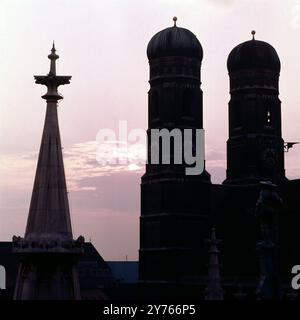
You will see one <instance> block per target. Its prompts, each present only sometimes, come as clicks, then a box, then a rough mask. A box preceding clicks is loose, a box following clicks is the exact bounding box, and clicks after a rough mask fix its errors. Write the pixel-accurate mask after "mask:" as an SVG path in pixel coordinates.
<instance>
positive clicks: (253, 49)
mask: <svg viewBox="0 0 300 320" xmlns="http://www.w3.org/2000/svg"><path fill="white" fill-rule="evenodd" d="M252 35H253V38H252V40H250V41H246V42H243V43H241V44H239V45H238V46H236V47H235V48H234V49H233V50H232V51H231V52H230V54H229V56H228V60H227V69H228V71H229V73H231V72H234V71H239V70H245V69H267V70H271V71H274V72H277V73H279V72H280V60H279V57H278V54H277V52H276V50H275V49H274V48H273V47H272V46H271V45H270V44H269V43H267V42H264V41H259V40H256V39H255V38H254V35H255V31H252Z"/></svg>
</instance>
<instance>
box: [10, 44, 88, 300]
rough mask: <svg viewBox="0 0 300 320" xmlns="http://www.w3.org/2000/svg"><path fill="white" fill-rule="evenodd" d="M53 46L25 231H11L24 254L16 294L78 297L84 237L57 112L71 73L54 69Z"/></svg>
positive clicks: (39, 78)
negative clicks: (75, 227)
mask: <svg viewBox="0 0 300 320" xmlns="http://www.w3.org/2000/svg"><path fill="white" fill-rule="evenodd" d="M55 52H56V50H55V47H54V43H53V47H52V50H51V54H50V55H49V56H48V58H49V59H50V61H51V62H50V72H49V73H48V74H47V75H46V76H35V81H36V83H38V84H42V85H45V86H46V87H47V89H48V91H47V93H46V94H45V95H43V96H42V98H43V99H45V100H46V101H47V110H46V118H45V124H44V131H43V136H42V141H41V146H40V152H39V158H38V164H37V169H36V175H35V181H34V186H33V192H32V197H31V203H30V208H29V215H28V221H27V227H26V232H25V237H24V238H21V237H16V236H14V237H13V248H14V252H16V253H17V254H19V255H20V256H21V263H20V267H19V273H18V278H17V283H16V288H15V295H14V299H16V300H72V299H80V288H79V282H78V275H77V269H76V263H77V259H78V257H79V255H80V254H82V253H83V243H84V239H83V237H81V236H80V237H79V238H78V239H77V240H73V235H72V227H71V220H70V212H69V203H68V194H67V187H66V179H65V172H64V164H63V157H62V147H61V141H60V134H59V126H58V117H57V102H58V100H60V99H62V98H63V97H62V96H61V95H60V94H59V93H58V91H57V88H58V87H59V86H60V85H64V84H69V83H70V79H71V76H57V75H56V59H58V58H59V56H58V55H57V54H56V53H55Z"/></svg>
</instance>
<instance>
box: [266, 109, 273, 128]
mask: <svg viewBox="0 0 300 320" xmlns="http://www.w3.org/2000/svg"><path fill="white" fill-rule="evenodd" d="M265 125H267V126H270V125H272V113H271V108H270V106H267V107H266V109H265Z"/></svg>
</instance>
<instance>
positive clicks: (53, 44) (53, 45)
mask: <svg viewBox="0 0 300 320" xmlns="http://www.w3.org/2000/svg"><path fill="white" fill-rule="evenodd" d="M55 51H56V49H55V43H54V40H53V42H52V49H51V52H55Z"/></svg>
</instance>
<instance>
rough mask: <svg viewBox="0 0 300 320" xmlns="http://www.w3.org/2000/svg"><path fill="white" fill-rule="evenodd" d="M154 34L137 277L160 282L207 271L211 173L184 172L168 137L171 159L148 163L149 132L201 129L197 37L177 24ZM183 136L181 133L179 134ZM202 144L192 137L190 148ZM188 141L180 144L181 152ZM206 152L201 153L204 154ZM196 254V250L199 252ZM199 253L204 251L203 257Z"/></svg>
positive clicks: (200, 52)
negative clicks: (206, 239)
mask: <svg viewBox="0 0 300 320" xmlns="http://www.w3.org/2000/svg"><path fill="white" fill-rule="evenodd" d="M173 20H174V26H172V27H169V28H166V29H164V30H162V31H160V32H158V33H157V34H155V35H154V36H153V37H152V39H151V40H150V42H149V44H148V48H147V56H148V59H149V65H150V81H149V83H150V90H149V92H148V131H147V134H148V164H147V165H146V173H145V174H144V176H143V177H142V184H141V217H140V251H139V267H140V280H141V282H143V281H147V283H151V282H153V283H154V282H157V281H160V282H161V281H164V283H169V282H174V281H177V282H178V281H179V282H180V281H181V280H183V279H187V278H189V279H191V278H192V277H193V276H197V275H199V273H200V272H202V273H204V272H205V271H206V248H205V245H203V243H204V239H205V238H206V237H207V235H208V230H206V227H207V223H206V221H207V219H208V212H209V201H210V200H209V199H210V196H209V195H210V186H211V182H210V175H209V174H208V172H207V171H206V170H205V166H204V170H203V171H202V172H201V173H199V174H196V175H187V174H186V168H187V167H188V164H187V163H186V162H185V161H184V159H183V162H182V163H181V164H179V163H176V162H175V160H174V159H175V151H174V150H175V149H174V148H172V147H174V145H175V139H176V138H175V137H174V140H172V139H171V148H170V151H171V152H170V158H171V161H170V163H169V164H165V163H163V161H162V159H163V158H164V156H165V154H164V152H165V150H164V148H163V146H162V141H161V140H160V141H159V150H160V151H161V154H162V157H161V158H160V161H159V163H158V164H155V163H152V162H151V151H153V149H152V148H151V146H153V143H154V142H153V141H152V136H151V132H153V130H155V129H158V130H162V129H167V130H169V131H171V130H173V129H176V130H178V131H179V132H181V133H182V134H183V133H184V130H185V129H191V130H192V132H193V137H195V135H194V134H195V132H196V130H197V129H198V130H201V129H203V103H202V90H201V87H200V86H201V73H200V69H201V62H202V58H203V50H202V47H201V44H200V42H199V41H198V39H197V38H196V36H195V35H194V34H193V33H192V32H191V31H189V30H187V29H184V28H181V27H178V26H177V25H176V20H177V19H176V17H175V18H174V19H173ZM183 135H184V134H183ZM197 143H200V142H199V141H197V140H196V139H193V141H192V142H191V144H192V145H193V150H194V149H195V148H196V147H197V146H196V145H197ZM185 148H187V147H186V145H184V144H183V149H182V154H184V153H185ZM203 157H204V155H203ZM199 253H200V254H199ZM201 253H203V254H202V256H201Z"/></svg>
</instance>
